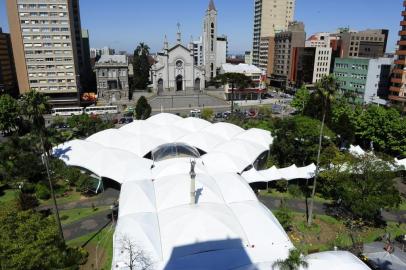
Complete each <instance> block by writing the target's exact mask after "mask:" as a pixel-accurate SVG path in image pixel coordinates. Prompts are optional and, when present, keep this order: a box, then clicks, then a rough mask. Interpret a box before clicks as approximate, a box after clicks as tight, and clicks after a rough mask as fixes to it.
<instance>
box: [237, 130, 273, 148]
mask: <svg viewBox="0 0 406 270" xmlns="http://www.w3.org/2000/svg"><path fill="white" fill-rule="evenodd" d="M235 138H236V139H241V140H245V141H249V142H253V143H256V144H261V145H262V146H263V147H265V148H266V149H269V146H270V145H271V144H272V143H273V138H272V136H271V132H269V131H266V130H263V129H259V128H251V129H249V130H247V131H244V132H243V133H241V134H239V135H237V136H236V137H235Z"/></svg>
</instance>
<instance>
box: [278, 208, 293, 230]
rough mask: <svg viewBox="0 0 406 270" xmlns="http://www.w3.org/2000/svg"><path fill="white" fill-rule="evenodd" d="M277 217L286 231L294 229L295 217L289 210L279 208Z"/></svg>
mask: <svg viewBox="0 0 406 270" xmlns="http://www.w3.org/2000/svg"><path fill="white" fill-rule="evenodd" d="M275 217H276V218H277V219H278V220H279V223H280V224H281V225H282V227H283V228H284V229H285V230H286V231H290V230H291V229H292V221H293V216H292V213H291V211H290V210H289V209H287V208H286V207H282V208H279V209H278V210H277V211H275Z"/></svg>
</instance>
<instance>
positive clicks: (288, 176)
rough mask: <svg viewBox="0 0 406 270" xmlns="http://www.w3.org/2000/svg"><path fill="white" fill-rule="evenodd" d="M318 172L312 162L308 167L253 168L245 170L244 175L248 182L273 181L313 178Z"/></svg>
mask: <svg viewBox="0 0 406 270" xmlns="http://www.w3.org/2000/svg"><path fill="white" fill-rule="evenodd" d="M315 173H316V165H314V164H310V165H309V166H306V167H301V168H298V167H296V165H292V166H290V167H287V168H282V169H278V168H276V167H275V166H273V167H272V168H270V169H267V170H262V171H257V170H256V169H255V168H252V169H251V170H249V171H246V172H243V173H242V176H243V177H244V178H245V179H246V180H247V181H248V183H260V182H271V181H275V180H282V179H284V180H288V181H290V180H294V179H311V178H313V177H314V175H315Z"/></svg>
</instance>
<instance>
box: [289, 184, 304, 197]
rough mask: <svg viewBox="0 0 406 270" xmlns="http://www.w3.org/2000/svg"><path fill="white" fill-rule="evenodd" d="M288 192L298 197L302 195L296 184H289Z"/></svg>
mask: <svg viewBox="0 0 406 270" xmlns="http://www.w3.org/2000/svg"><path fill="white" fill-rule="evenodd" d="M288 192H289V194H290V195H292V196H293V197H295V198H300V197H302V196H303V192H302V190H301V189H300V187H299V186H298V185H289V186H288Z"/></svg>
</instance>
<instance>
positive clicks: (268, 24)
mask: <svg viewBox="0 0 406 270" xmlns="http://www.w3.org/2000/svg"><path fill="white" fill-rule="evenodd" d="M295 4H296V0H255V12H254V38H253V49H252V62H253V64H254V65H256V66H259V67H261V68H263V69H267V68H268V67H272V65H270V66H268V62H271V63H272V62H273V61H272V59H270V61H265V55H266V54H268V52H269V51H271V52H272V51H273V48H272V47H270V48H269V49H266V48H265V45H266V44H265V43H266V41H267V39H266V38H268V40H269V38H273V37H274V36H275V34H276V33H278V32H282V31H285V30H286V29H287V28H288V25H289V23H291V22H292V21H293V18H294V14H295ZM261 39H262V40H261ZM261 42H262V46H261ZM268 44H269V45H270V46H272V45H273V44H272V43H268ZM261 52H262V53H263V54H262V56H261ZM268 56H272V55H269V54H268ZM260 59H261V60H260ZM267 73H268V75H269V74H272V69H270V70H267Z"/></svg>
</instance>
